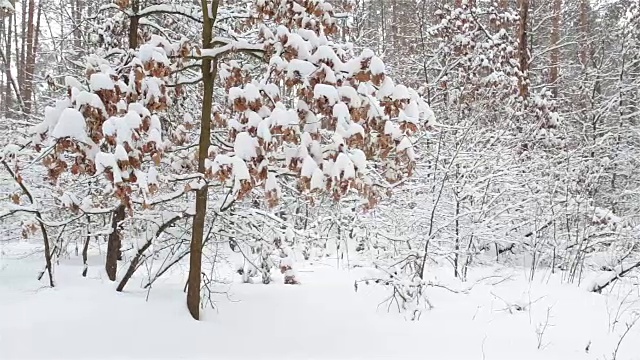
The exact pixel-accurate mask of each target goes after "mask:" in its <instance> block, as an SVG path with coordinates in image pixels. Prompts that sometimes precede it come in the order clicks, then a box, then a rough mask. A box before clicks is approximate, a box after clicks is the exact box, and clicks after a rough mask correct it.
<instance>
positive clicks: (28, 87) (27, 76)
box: [22, 0, 42, 114]
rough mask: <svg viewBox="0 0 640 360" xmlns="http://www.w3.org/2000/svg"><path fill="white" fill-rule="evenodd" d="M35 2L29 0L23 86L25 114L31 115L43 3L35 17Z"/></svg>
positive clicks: (40, 3) (39, 4) (39, 3)
mask: <svg viewBox="0 0 640 360" xmlns="http://www.w3.org/2000/svg"><path fill="white" fill-rule="evenodd" d="M35 7H36V3H35V0H29V19H28V23H27V38H26V39H27V50H26V62H25V70H24V78H23V80H24V83H23V85H22V89H23V92H24V93H23V95H22V100H23V101H24V103H25V109H24V112H25V113H26V114H30V113H31V110H32V105H33V104H32V102H33V76H34V72H35V63H36V51H37V47H38V33H39V32H40V15H41V13H42V1H40V2H38V10H37V15H35V11H36V9H35Z"/></svg>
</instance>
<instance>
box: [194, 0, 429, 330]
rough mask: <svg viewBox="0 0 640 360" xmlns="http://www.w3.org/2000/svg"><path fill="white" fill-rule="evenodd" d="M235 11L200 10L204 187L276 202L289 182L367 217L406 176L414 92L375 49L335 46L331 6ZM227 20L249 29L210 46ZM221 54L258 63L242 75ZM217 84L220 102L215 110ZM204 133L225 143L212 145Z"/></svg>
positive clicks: (425, 113)
mask: <svg viewBox="0 0 640 360" xmlns="http://www.w3.org/2000/svg"><path fill="white" fill-rule="evenodd" d="M221 5H223V6H221ZM234 5H240V3H239V2H238V3H234V2H231V3H224V4H220V3H219V2H218V1H215V0H214V1H212V2H207V1H204V0H203V1H202V15H203V18H204V22H203V47H202V49H196V50H195V51H194V54H193V56H195V57H199V58H201V59H202V68H201V69H202V75H203V82H204V98H203V110H202V119H201V129H200V130H201V132H200V142H199V149H198V172H200V173H202V174H204V177H205V179H206V181H208V182H217V183H223V184H227V185H228V186H230V187H231V188H232V191H233V193H234V195H235V197H236V199H242V198H244V197H246V196H247V195H248V194H249V193H251V192H252V191H254V190H257V191H264V194H265V198H266V201H267V202H268V203H269V204H270V205H275V204H277V202H278V201H279V193H280V191H281V190H280V184H282V183H285V184H290V185H295V186H296V187H297V189H298V191H299V192H300V193H301V194H302V195H303V196H305V197H306V198H308V199H310V200H311V199H313V198H314V197H316V196H317V195H318V194H320V193H328V194H330V195H331V196H332V197H333V199H334V200H336V201H338V200H340V199H341V198H343V197H345V196H347V195H348V194H350V193H357V194H359V195H360V196H362V197H363V198H364V199H365V201H364V207H365V208H371V207H373V206H375V205H376V204H377V203H378V202H379V201H380V199H381V196H382V194H383V193H384V190H385V188H386V187H387V186H388V183H390V182H392V183H393V182H398V181H400V180H402V179H403V178H404V177H405V176H407V175H411V173H412V171H413V168H414V166H415V155H414V152H413V147H412V142H411V139H410V137H411V135H413V134H415V133H416V132H417V131H418V130H419V126H420V125H421V122H424V121H425V120H427V119H430V118H432V113H431V110H430V109H429V107H428V105H427V104H426V103H425V102H424V101H423V100H422V99H421V98H420V97H419V96H418V94H417V93H416V92H415V91H413V90H411V89H408V88H407V87H405V86H403V85H396V84H394V82H393V80H392V79H391V78H390V77H389V76H387V75H386V70H385V66H384V63H383V62H382V60H381V59H380V58H378V57H376V56H375V55H374V54H373V53H372V52H371V51H369V50H365V51H363V52H362V53H361V54H358V55H356V54H353V52H352V51H351V47H350V46H349V45H346V44H340V43H338V42H336V41H334V35H335V34H336V33H337V31H338V25H337V21H336V9H335V8H334V6H333V5H332V4H329V3H326V2H323V1H319V0H307V1H292V0H289V1H269V0H261V1H257V2H255V3H252V5H251V6H250V7H248V8H247V7H244V6H243V7H240V6H236V7H234ZM348 8H349V4H346V5H345V10H347V9H348ZM230 13H233V15H234V16H235V17H239V16H241V17H246V19H247V20H246V21H245V22H239V23H236V24H235V28H234V29H233V31H232V30H229V33H233V34H234V35H235V36H233V37H231V36H230V37H228V38H227V37H214V36H213V27H214V24H216V20H217V19H218V17H219V16H220V15H221V14H230ZM238 14H242V15H238ZM255 33H257V34H259V35H258V36H257V37H254V36H251V34H255ZM243 35H244V36H243ZM229 53H236V54H247V55H250V56H252V57H255V58H258V59H260V60H261V61H262V64H258V65H255V66H256V67H255V68H254V71H253V73H249V72H248V71H246V70H245V69H244V67H243V66H241V65H240V62H239V61H237V59H238V58H237V57H233V58H232V57H230V56H227V55H228V54H229ZM254 74H255V75H254ZM216 77H219V79H220V81H221V82H222V83H221V85H222V86H224V87H225V89H227V91H228V93H227V94H226V101H225V103H224V104H221V105H220V106H219V107H218V108H217V109H214V108H213V98H212V96H213V90H214V82H215V79H216ZM212 129H213V130H218V129H221V130H222V131H223V132H224V133H226V137H225V138H224V139H220V138H218V137H216V138H215V139H216V141H215V142H213V143H212V142H211V131H212ZM207 188H208V186H204V185H203V186H202V187H201V188H200V189H199V190H198V191H197V196H196V210H195V216H194V224H193V234H192V241H191V253H190V258H191V260H190V272H189V290H188V295H187V304H188V307H189V311H190V312H191V314H192V316H193V317H194V318H196V319H198V318H199V305H200V282H201V258H202V250H201V249H202V241H203V231H204V219H205V216H206V215H205V214H206V209H207Z"/></svg>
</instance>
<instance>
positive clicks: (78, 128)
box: [51, 108, 87, 141]
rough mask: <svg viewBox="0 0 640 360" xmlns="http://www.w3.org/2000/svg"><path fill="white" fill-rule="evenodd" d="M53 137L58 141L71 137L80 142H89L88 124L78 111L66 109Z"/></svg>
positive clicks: (61, 115)
mask: <svg viewBox="0 0 640 360" xmlns="http://www.w3.org/2000/svg"><path fill="white" fill-rule="evenodd" d="M51 136H53V137H54V138H58V139H60V138H65V137H70V138H73V139H76V140H79V141H87V124H86V122H85V120H84V116H82V114H81V113H80V112H79V111H78V110H76V109H71V108H67V109H64V110H63V111H62V113H61V114H60V120H59V121H58V124H57V125H56V127H55V128H54V129H53V132H52V133H51Z"/></svg>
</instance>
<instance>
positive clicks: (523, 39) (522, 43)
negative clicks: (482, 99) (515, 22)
mask: <svg viewBox="0 0 640 360" xmlns="http://www.w3.org/2000/svg"><path fill="white" fill-rule="evenodd" d="M528 22H529V0H521V1H520V26H519V28H518V42H519V43H518V53H519V57H520V71H521V72H522V76H521V77H520V86H519V88H520V97H522V98H523V99H526V98H527V97H528V96H529V76H528V73H529V48H528V45H527V23H528Z"/></svg>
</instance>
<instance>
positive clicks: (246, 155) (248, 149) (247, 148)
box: [233, 132, 258, 160]
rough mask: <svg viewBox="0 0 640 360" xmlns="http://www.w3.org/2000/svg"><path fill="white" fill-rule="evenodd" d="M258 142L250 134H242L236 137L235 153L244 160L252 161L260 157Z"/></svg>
mask: <svg viewBox="0 0 640 360" xmlns="http://www.w3.org/2000/svg"><path fill="white" fill-rule="evenodd" d="M257 147H258V141H257V140H256V139H255V138H254V137H252V136H251V135H250V134H249V133H248V132H241V133H239V134H238V135H237V136H236V141H235V143H234V144H233V152H234V153H235V155H236V156H238V157H240V158H241V159H242V160H251V159H253V158H255V157H257V156H258V154H257V152H256V149H257Z"/></svg>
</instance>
